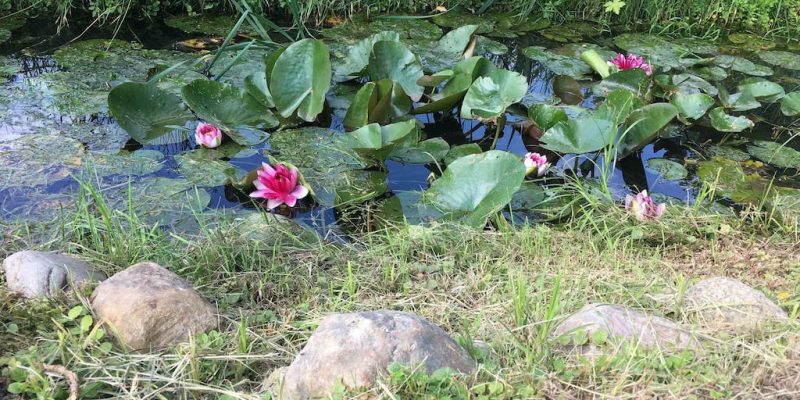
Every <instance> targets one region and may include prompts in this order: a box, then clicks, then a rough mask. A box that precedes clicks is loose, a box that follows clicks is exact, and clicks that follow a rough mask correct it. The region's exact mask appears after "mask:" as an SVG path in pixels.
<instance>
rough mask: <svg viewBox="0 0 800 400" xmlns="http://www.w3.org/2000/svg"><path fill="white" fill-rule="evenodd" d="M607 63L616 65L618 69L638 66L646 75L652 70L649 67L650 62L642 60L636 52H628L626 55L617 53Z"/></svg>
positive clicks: (622, 69)
mask: <svg viewBox="0 0 800 400" xmlns="http://www.w3.org/2000/svg"><path fill="white" fill-rule="evenodd" d="M608 65H611V66H613V67H617V69H619V70H620V71H625V70H628V69H634V68H640V69H641V70H642V71H644V73H646V74H647V75H650V74H652V73H653V70H652V69H651V68H650V64H648V63H646V62H644V58H643V57H639V56H637V55H636V54H628V56H627V57H626V56H625V55H623V54H617V56H616V57H614V58H613V59H611V61H609V62H608Z"/></svg>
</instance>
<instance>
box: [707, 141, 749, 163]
mask: <svg viewBox="0 0 800 400" xmlns="http://www.w3.org/2000/svg"><path fill="white" fill-rule="evenodd" d="M708 152H709V153H710V154H711V155H713V156H717V157H721V158H727V159H729V160H733V161H747V160H749V159H750V154H747V152H744V151H741V150H739V149H737V148H735V147H731V146H716V145H715V146H711V147H709V148H708Z"/></svg>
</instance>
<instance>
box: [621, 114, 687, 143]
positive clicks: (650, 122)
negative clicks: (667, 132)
mask: <svg viewBox="0 0 800 400" xmlns="http://www.w3.org/2000/svg"><path fill="white" fill-rule="evenodd" d="M677 115H678V109H677V108H676V107H675V106H673V105H672V104H669V103H654V104H649V105H646V106H644V107H642V108H639V109H636V110H633V112H631V114H630V115H629V116H628V118H627V119H626V120H625V126H624V127H622V128H620V132H621V133H623V134H624V135H625V136H624V137H623V139H622V144H621V146H620V152H621V153H622V154H630V153H632V152H634V151H637V150H639V149H641V148H642V147H644V146H645V145H647V144H648V143H650V142H652V141H653V139H655V138H656V136H658V132H659V131H661V130H662V129H664V127H666V126H667V124H669V123H670V122H671V121H672V120H673V119H674V118H675V117H676V116H677Z"/></svg>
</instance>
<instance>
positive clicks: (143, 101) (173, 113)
mask: <svg viewBox="0 0 800 400" xmlns="http://www.w3.org/2000/svg"><path fill="white" fill-rule="evenodd" d="M108 109H109V111H110V112H111V115H112V116H113V117H114V118H116V119H117V123H118V124H119V126H121V127H122V128H123V129H125V131H126V132H128V134H129V135H131V137H132V138H133V139H134V140H136V141H137V142H139V143H142V144H147V143H152V142H153V141H155V140H158V139H159V137H161V136H164V135H165V134H167V133H169V132H172V131H173V130H174V128H172V126H182V125H183V124H184V123H186V121H188V120H189V119H190V118H192V114H190V113H189V112H188V111H187V110H186V108H185V107H184V106H183V103H182V102H181V99H180V98H179V97H178V96H175V95H173V94H170V93H167V92H165V91H163V90H161V89H159V88H158V87H156V86H155V85H148V84H145V83H137V82H128V83H123V84H121V85H119V86H117V87H115V88H114V89H113V90H111V92H110V93H109V94H108Z"/></svg>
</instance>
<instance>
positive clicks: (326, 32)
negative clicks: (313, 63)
mask: <svg viewBox="0 0 800 400" xmlns="http://www.w3.org/2000/svg"><path fill="white" fill-rule="evenodd" d="M461 25H463V24H461ZM459 26H460V25H459ZM386 31H391V32H397V33H398V34H399V35H400V40H404V41H405V40H408V41H409V42H420V41H424V42H433V41H436V40H438V39H439V38H440V37H441V36H442V30H441V28H439V27H438V26H436V25H434V24H432V23H431V22H429V21H427V20H422V19H408V18H382V19H376V20H373V21H370V20H369V19H368V18H367V17H366V16H365V15H364V14H359V15H353V16H352V17H351V18H350V22H347V23H344V24H341V25H339V26H336V27H334V28H326V29H323V30H322V36H324V37H326V38H329V39H332V40H335V41H337V42H341V43H347V44H353V43H355V42H357V41H359V40H362V39H365V38H367V37H369V36H371V35H374V34H376V33H379V32H386Z"/></svg>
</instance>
